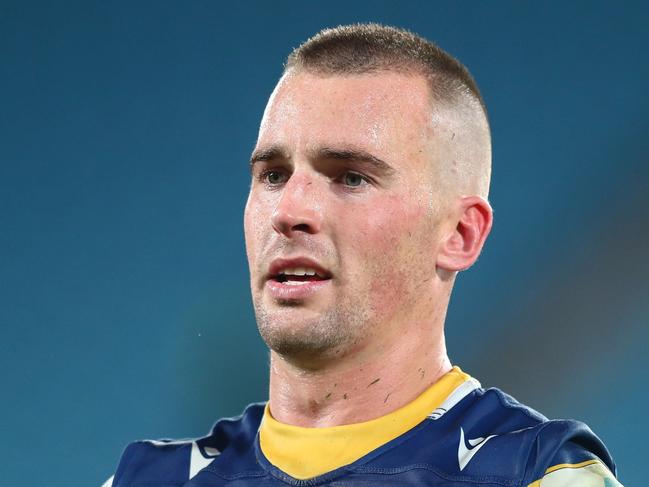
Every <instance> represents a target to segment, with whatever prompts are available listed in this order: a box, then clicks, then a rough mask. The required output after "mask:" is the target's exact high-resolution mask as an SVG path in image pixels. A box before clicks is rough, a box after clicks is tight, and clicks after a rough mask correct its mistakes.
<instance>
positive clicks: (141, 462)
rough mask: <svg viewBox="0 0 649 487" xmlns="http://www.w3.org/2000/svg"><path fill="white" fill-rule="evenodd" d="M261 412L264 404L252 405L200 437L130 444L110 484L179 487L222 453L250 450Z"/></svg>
mask: <svg viewBox="0 0 649 487" xmlns="http://www.w3.org/2000/svg"><path fill="white" fill-rule="evenodd" d="M263 409H264V404H263V403H258V404H251V405H250V406H248V407H247V408H246V409H245V411H244V412H243V413H242V414H241V415H240V416H237V417H233V418H223V419H220V420H218V421H217V422H216V423H215V424H214V426H213V427H212V430H211V431H210V433H209V434H208V435H207V436H204V437H202V438H196V439H186V440H166V439H165V440H140V441H135V442H133V443H130V444H129V445H127V446H126V448H125V449H124V451H123V453H122V456H121V458H120V461H119V464H118V466H117V470H116V471H115V475H114V477H113V480H112V484H110V485H112V487H126V486H130V485H136V484H141V483H146V484H147V485H156V486H159V487H165V486H172V485H173V486H175V485H182V484H184V483H185V482H187V481H188V480H189V479H190V478H192V477H194V476H195V475H196V474H197V473H198V472H199V471H200V470H202V469H203V468H205V467H206V466H207V465H209V464H210V463H212V461H214V459H215V458H217V457H219V456H221V455H223V454H224V453H226V452H227V454H228V455H232V454H233V453H232V452H243V451H245V450H246V449H247V448H249V447H250V446H251V445H252V444H253V443H254V439H255V436H256V434H257V430H258V429H259V423H260V421H261V417H262V415H263ZM233 447H234V448H233ZM235 456H236V455H235ZM234 460H235V459H233V463H236V461H234Z"/></svg>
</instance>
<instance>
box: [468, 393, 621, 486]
mask: <svg viewBox="0 0 649 487" xmlns="http://www.w3.org/2000/svg"><path fill="white" fill-rule="evenodd" d="M458 406H462V404H458ZM457 413H458V416H457V419H458V422H459V424H460V427H459V438H458V464H459V467H460V470H461V471H463V472H466V473H467V474H468V473H471V472H476V473H477V472H481V473H482V474H484V473H485V472H494V473H495V472H498V471H502V469H503V464H504V463H509V464H510V465H511V467H509V468H511V473H512V480H514V479H518V480H519V482H520V485H523V486H527V485H533V486H535V487H536V486H541V485H543V486H544V487H545V486H551V485H578V486H584V487H586V486H590V485H598V486H601V485H619V484H618V483H613V482H617V481H616V480H615V473H616V467H615V463H614V462H613V459H612V457H611V455H610V454H609V452H608V450H607V449H606V446H604V443H603V442H602V441H601V440H600V439H599V438H598V437H597V435H595V433H593V431H592V430H591V429H590V428H589V427H588V426H587V425H586V424H584V423H582V422H580V421H576V420H572V419H554V420H550V419H548V418H546V417H545V416H543V415H542V414H540V413H539V412H537V411H535V410H534V409H532V408H530V407H528V406H526V405H524V404H522V403H520V402H519V401H517V400H516V399H514V398H513V397H512V396H510V395H508V394H506V393H504V392H502V391H501V390H499V389H496V388H491V389H486V390H485V389H482V388H477V389H476V390H475V391H474V392H473V394H472V395H471V396H469V397H467V401H466V403H465V404H464V407H461V408H460V409H459V410H458V411H457ZM483 447H484V448H483ZM478 449H481V450H480V453H477V450H478ZM568 475H569V476H570V477H569V478H570V479H572V483H571V482H568V483H550V482H552V480H556V479H560V480H561V479H563V478H568V477H566V476H568ZM587 478H595V479H596V480H597V483H596V484H592V483H586V482H585V481H584V480H583V479H587ZM604 479H608V480H609V481H610V482H611V483H609V484H604ZM577 480H578V481H577ZM541 482H542V483H541Z"/></svg>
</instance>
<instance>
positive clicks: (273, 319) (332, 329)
mask: <svg viewBox="0 0 649 487" xmlns="http://www.w3.org/2000/svg"><path fill="white" fill-rule="evenodd" d="M281 306H282V308H283V309H282V311H281V312H273V311H272V310H270V311H269V310H268V309H266V307H265V306H264V305H263V304H261V303H258V302H255V303H254V308H255V316H256V319H257V327H258V329H259V334H260V335H261V337H262V339H263V340H264V342H266V345H267V346H268V348H270V349H271V350H272V351H274V352H276V353H277V354H279V355H281V356H282V357H284V358H286V359H289V360H291V359H292V360H296V361H300V362H304V363H307V362H317V361H320V360H322V359H328V358H342V357H343V356H344V355H346V354H347V353H348V352H349V351H350V350H352V349H353V348H354V347H355V346H356V345H357V344H358V343H359V339H360V338H361V337H362V336H363V334H364V332H365V331H366V330H367V321H368V320H367V313H364V312H363V311H362V307H361V308H360V309H359V307H352V306H349V305H340V306H338V307H337V308H336V309H332V310H328V311H325V312H323V313H321V314H320V315H318V316H317V317H310V318H307V319H303V320H302V321H298V320H299V319H298V318H297V317H295V318H294V317H291V316H290V314H291V313H290V308H295V311H296V314H297V313H298V312H299V310H298V309H297V308H298V307H299V305H298V304H295V303H281Z"/></svg>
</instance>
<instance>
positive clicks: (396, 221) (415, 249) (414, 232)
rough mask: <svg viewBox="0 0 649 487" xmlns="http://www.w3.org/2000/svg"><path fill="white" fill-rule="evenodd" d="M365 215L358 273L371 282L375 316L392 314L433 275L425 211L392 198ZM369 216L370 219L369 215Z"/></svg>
mask: <svg viewBox="0 0 649 487" xmlns="http://www.w3.org/2000/svg"><path fill="white" fill-rule="evenodd" d="M383 203H384V204H382V205H374V208H373V210H371V211H369V212H367V213H364V215H365V217H366V218H365V219H363V220H362V221H360V222H359V225H360V226H359V228H360V230H361V237H359V238H362V239H363V240H362V244H361V242H359V244H360V245H358V249H359V252H360V253H361V255H360V257H359V259H358V260H359V263H360V265H361V268H360V269H359V272H362V273H364V274H365V276H366V278H367V279H370V282H369V283H367V285H368V286H369V295H368V298H369V300H370V303H371V306H372V309H373V310H374V311H375V312H376V313H381V314H393V313H394V312H395V310H397V309H398V308H401V307H403V306H404V305H406V304H407V303H409V302H410V300H409V299H408V298H409V296H412V295H414V294H415V291H416V289H417V287H419V286H420V285H421V283H422V281H424V280H425V279H426V276H429V274H430V272H431V271H430V269H429V267H430V262H431V261H432V259H431V258H430V247H429V245H430V242H429V236H428V235H427V234H428V233H429V230H428V227H429V225H430V222H429V221H428V218H427V214H426V209H425V208H422V207H421V206H419V205H416V206H412V205H410V206H408V205H406V204H404V203H403V200H402V199H399V198H396V197H394V198H391V199H390V200H388V201H386V202H383ZM368 215H369V216H368Z"/></svg>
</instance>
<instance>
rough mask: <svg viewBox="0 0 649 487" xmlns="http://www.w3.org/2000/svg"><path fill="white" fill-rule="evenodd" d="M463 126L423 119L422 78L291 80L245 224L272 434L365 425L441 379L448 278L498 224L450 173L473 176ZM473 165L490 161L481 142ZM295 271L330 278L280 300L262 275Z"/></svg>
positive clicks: (271, 119)
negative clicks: (290, 261)
mask: <svg viewBox="0 0 649 487" xmlns="http://www.w3.org/2000/svg"><path fill="white" fill-rule="evenodd" d="M472 116H473V115H472ZM458 120H459V121H458ZM458 124H459V125H458ZM462 124H464V125H462ZM485 124H486V122H485ZM478 125H479V124H478ZM462 126H464V127H473V126H475V123H473V121H471V123H468V122H467V121H466V120H462V119H460V118H458V115H457V114H456V113H455V112H453V111H452V110H449V109H448V107H440V108H439V110H431V97H430V94H429V88H428V85H427V83H426V81H425V80H424V78H422V77H420V76H417V75H403V74H399V73H394V72H388V71H385V72H380V73H373V74H364V75H353V76H337V75H330V76H324V75H321V74H311V73H308V72H304V71H299V72H289V73H287V74H286V75H284V76H283V78H282V79H281V80H280V82H279V83H278V86H277V87H276V89H275V91H274V92H273V94H272V95H271V98H270V100H269V103H268V105H267V107H266V111H265V113H264V117H263V120H262V123H261V127H260V132H259V137H258V141H257V145H256V148H255V150H254V152H253V156H252V176H253V177H252V185H251V190H250V195H249V198H248V202H247V205H246V210H245V221H244V226H245V234H246V249H247V254H248V261H249V266H250V274H251V290H252V296H253V303H254V307H255V312H256V316H257V322H258V325H259V329H260V333H261V335H262V337H263V338H264V340H265V341H266V343H267V344H268V346H269V348H270V349H271V371H270V408H271V413H272V415H273V417H275V418H276V419H277V420H279V421H281V422H284V423H288V424H294V425H299V426H334V425H341V424H349V423H355V422H360V421H366V420H369V419H374V418H376V417H379V416H382V415H384V414H387V413H389V412H391V411H393V410H395V409H397V408H399V407H401V406H403V405H405V404H407V403H408V402H410V401H412V400H413V399H414V398H415V397H417V396H418V395H419V394H420V393H421V392H422V391H423V390H425V389H426V388H427V387H429V386H430V385H431V384H432V383H434V382H435V381H436V380H437V379H438V378H439V377H441V376H442V375H443V374H444V373H446V372H448V370H450V368H451V365H450V362H449V360H448V357H447V355H446V348H445V344H444V333H443V325H444V319H445V315H446V309H447V307H448V301H449V296H450V293H451V289H452V286H453V282H454V277H455V274H456V272H457V271H459V270H463V269H466V268H468V267H469V266H470V265H471V264H472V263H473V262H474V261H475V260H476V259H477V257H478V255H479V253H480V250H481V248H482V245H483V243H484V240H485V238H486V236H487V234H488V233H489V229H490V228H491V220H492V217H491V208H490V207H489V204H488V203H487V202H486V200H485V199H484V197H483V196H486V194H483V195H480V194H479V193H480V192H481V191H482V192H483V193H484V191H485V189H484V184H483V183H480V182H478V179H479V178H484V171H482V172H480V171H477V172H476V171H474V172H475V174H479V175H477V176H474V177H473V180H471V181H469V182H468V183H465V182H463V184H462V185H459V184H457V183H456V181H458V180H462V181H464V180H466V178H464V179H463V178H460V177H458V171H459V170H460V169H458V168H461V167H463V166H466V165H469V166H470V165H471V164H473V166H475V165H476V164H475V163H472V161H468V160H466V157H467V156H466V154H468V153H469V152H467V150H466V149H463V148H461V147H459V148H458V146H457V141H461V140H464V139H466V138H467V137H466V136H465V135H463V134H464V133H463V132H462ZM485 126H486V125H485ZM465 132H466V130H465ZM474 135H475V134H474ZM456 139H457V141H456ZM472 140H477V141H478V142H476V143H479V142H480V140H481V139H480V137H478V136H475V137H473V139H472ZM454 141H455V142H454ZM462 151H464V152H462ZM462 153H464V154H465V159H463V160H461V161H459V162H458V161H457V157H458V154H462ZM471 153H475V154H478V158H477V159H476V160H478V161H479V159H480V158H483V159H488V158H489V157H490V154H489V147H488V138H487V145H486V146H485V147H484V148H483V150H480V149H479V148H478V149H476V148H472V149H471ZM368 159H369V160H368ZM377 159H378V160H380V161H382V163H377V162H376V160H377ZM454 160H455V161H456V163H455V164H454V163H453V161H454ZM449 161H451V162H450V163H449ZM487 173H488V170H487ZM467 174H472V173H471V172H467ZM481 188H482V189H481ZM467 191H469V194H467V193H466V192H467ZM471 191H473V192H476V193H478V194H471ZM297 257H307V258H309V259H311V260H313V261H315V262H317V263H318V264H319V265H320V266H321V267H322V268H324V269H326V270H327V271H328V273H329V274H330V276H331V279H330V280H328V281H327V282H326V284H325V285H323V286H322V287H320V288H319V289H318V290H317V291H316V292H314V293H311V294H308V295H307V296H305V297H301V298H299V299H278V298H277V297H276V296H273V295H272V293H271V292H270V291H269V287H268V282H267V279H268V273H269V266H270V265H271V262H273V260H274V259H277V258H297Z"/></svg>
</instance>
